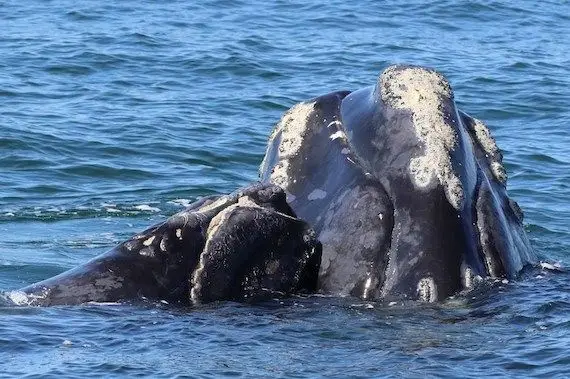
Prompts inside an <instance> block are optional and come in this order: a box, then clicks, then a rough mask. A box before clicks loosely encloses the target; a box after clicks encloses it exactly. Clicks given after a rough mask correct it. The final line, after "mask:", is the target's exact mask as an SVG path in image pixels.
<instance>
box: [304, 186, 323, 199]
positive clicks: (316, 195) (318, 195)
mask: <svg viewBox="0 0 570 379" xmlns="http://www.w3.org/2000/svg"><path fill="white" fill-rule="evenodd" d="M325 197H327V193H326V191H323V190H322V189H320V188H317V189H315V190H313V191H312V192H311V193H310V194H309V195H308V196H307V199H308V200H321V199H324V198H325Z"/></svg>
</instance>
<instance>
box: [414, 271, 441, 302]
mask: <svg viewBox="0 0 570 379" xmlns="http://www.w3.org/2000/svg"><path fill="white" fill-rule="evenodd" d="M418 296H419V299H420V300H421V301H425V302H428V303H433V302H435V301H437V286H436V285H435V281H434V280H433V278H431V277H429V276H428V277H427V278H422V279H420V281H419V282H418Z"/></svg>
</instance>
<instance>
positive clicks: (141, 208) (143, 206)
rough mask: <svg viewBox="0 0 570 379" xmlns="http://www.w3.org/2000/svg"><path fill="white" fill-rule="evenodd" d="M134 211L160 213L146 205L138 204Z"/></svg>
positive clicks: (158, 210) (157, 209)
mask: <svg viewBox="0 0 570 379" xmlns="http://www.w3.org/2000/svg"><path fill="white" fill-rule="evenodd" d="M135 209H137V210H139V211H144V212H160V208H156V207H151V206H150V205H148V204H140V205H137V206H136V207H135Z"/></svg>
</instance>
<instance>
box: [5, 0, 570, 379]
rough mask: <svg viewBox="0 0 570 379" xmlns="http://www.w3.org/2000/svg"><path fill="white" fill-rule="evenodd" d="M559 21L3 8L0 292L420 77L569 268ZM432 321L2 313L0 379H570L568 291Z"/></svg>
mask: <svg viewBox="0 0 570 379" xmlns="http://www.w3.org/2000/svg"><path fill="white" fill-rule="evenodd" d="M569 15H570V3H568V2H567V1H560V2H549V1H543V2H534V1H519V2H516V3H509V2H482V1H465V2H461V3H459V2H454V1H429V2H427V1H408V2H405V3H403V2H396V1H388V2H383V3H382V4H379V3H378V2H374V1H361V2H358V4H355V3H354V2H349V1H337V0H333V1H329V2H327V3H326V5H323V4H319V3H318V2H315V1H303V2H298V1H293V2H289V1H287V2H286V1H275V2H268V3H264V4H262V2H249V1H203V2H200V3H199V4H192V3H191V2H187V1H171V2H168V3H167V4H160V3H155V2H148V1H131V0H125V1H121V2H118V3H115V2H110V1H108V2H106V1H80V2H77V1H35V0H31V1H26V2H18V1H12V0H6V1H1V2H0V25H1V26H2V27H1V28H0V29H1V30H0V235H1V236H2V238H0V289H4V290H9V289H14V288H19V287H21V286H24V285H27V284H29V283H32V282H35V281H38V280H41V279H44V278H47V277H49V276H52V275H55V274H58V273H60V272H62V271H64V270H66V269H68V268H71V267H74V266H76V265H78V264H80V263H82V262H85V261H86V260H87V259H89V258H91V257H93V256H95V255H97V254H99V253H102V252H104V251H105V250H108V249H110V248H111V247H113V246H114V245H115V244H116V243H118V242H119V241H121V240H123V239H125V238H127V237H128V236H130V235H132V234H133V233H135V232H136V231H139V230H142V229H144V228H145V227H147V226H148V225H150V224H152V223H155V222H158V221H160V220H163V219H164V218H166V217H167V216H169V215H171V214H173V213H174V212H176V211H178V210H181V209H182V208H183V206H184V205H187V204H188V203H189V202H191V201H193V200H195V199H196V198H197V197H199V196H204V195H209V194H215V193H226V192H229V191H232V190H234V189H235V188H237V187H239V186H243V185H245V184H247V183H249V182H251V181H253V180H255V179H256V178H257V167H258V165H259V163H260V162H261V159H262V157H263V154H264V150H265V144H266V141H267V136H268V134H269V132H270V130H271V128H272V127H273V125H274V124H275V123H276V122H277V120H278V119H279V118H280V116H281V114H282V113H283V112H284V111H285V110H286V109H288V108H289V107H290V106H292V105H293V104H295V103H296V102H299V101H301V100H305V99H309V98H312V97H315V96H318V95H322V94H325V93H328V92H331V91H336V90H345V89H347V90H355V89H358V88H361V87H364V86H368V85H372V84H373V83H374V82H375V80H376V77H377V75H378V74H379V73H380V72H381V71H382V70H383V69H384V68H385V67H386V66H387V65H388V64H391V63H403V62H405V63H413V64H420V65H427V66H431V67H434V68H436V69H438V70H439V71H441V72H443V73H444V74H445V75H446V76H447V77H448V78H449V80H450V81H451V83H452V85H453V87H454V89H455V96H456V99H457V102H458V103H459V105H460V107H461V108H462V110H464V111H466V112H467V113H469V114H471V115H473V116H475V117H477V118H480V119H482V120H485V121H486V122H487V123H488V124H489V126H490V128H491V129H492V131H493V133H494V135H495V137H496V138H497V140H498V143H499V146H500V147H501V148H502V150H503V152H504V155H505V163H506V168H507V171H508V173H509V192H510V194H511V196H513V197H514V198H515V199H516V200H517V201H518V202H519V204H520V205H521V207H522V208H523V210H524V211H525V215H526V216H525V217H526V218H525V224H526V228H527V230H528V232H529V237H530V239H531V242H532V245H533V247H534V248H535V249H536V250H537V252H538V254H539V255H540V256H541V259H542V260H543V261H545V262H550V263H559V264H560V265H561V266H563V267H567V266H568V265H569V264H570V252H569V247H570V230H569V228H568V220H569V219H570V206H569V204H570V126H569V121H570V90H569V88H570V79H569V78H570V71H569V68H568V67H570V53H569V52H570V42H569V40H568V38H566V36H568V35H570V16H569ZM523 276H524V278H523V279H522V280H520V281H517V282H510V283H495V284H494V285H492V286H489V288H483V289H481V290H479V291H477V292H474V293H471V294H468V295H466V296H461V297H458V298H456V299H452V300H450V301H448V302H445V303H443V304H437V305H425V306H418V305H412V306H411V305H409V304H408V305H407V304H397V305H394V306H390V307H388V306H383V305H381V304H375V303H365V302H361V301H357V300H354V299H334V298H333V299H331V298H322V297H311V298H308V299H307V298H305V299H303V298H293V299H288V300H285V301H279V300H275V301H270V302H268V303H266V304H260V305H245V304H235V303H221V304H213V305H210V306H207V307H204V308H201V309H197V310H192V311H190V310H189V309H185V308H176V307H171V306H167V305H165V304H160V303H158V304H142V305H85V306H77V307H54V308H7V307H4V308H0V375H2V374H4V375H6V376H17V377H24V376H26V377H103V376H104V377H113V376H117V377H119V376H126V375H129V376H152V377H173V376H179V377H184V376H187V377H219V376H223V375H224V376H254V377H319V376H323V377H339V378H345V377H426V376H441V377H466V376H493V377H500V376H503V377H520V376H524V377H529V376H536V377H547V378H551V377H554V376H559V377H566V376H569V375H570V359H569V358H568V354H567V351H568V346H569V345H570V317H569V316H568V315H569V314H570V297H569V295H568V294H569V290H570V284H569V283H570V280H569V279H570V277H569V274H568V273H567V272H565V271H564V272H558V271H556V270H549V269H546V268H545V269H542V270H540V269H538V270H534V271H532V272H529V273H526V274H525V275H523Z"/></svg>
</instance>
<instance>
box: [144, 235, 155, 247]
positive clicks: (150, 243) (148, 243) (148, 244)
mask: <svg viewBox="0 0 570 379" xmlns="http://www.w3.org/2000/svg"><path fill="white" fill-rule="evenodd" d="M154 239H155V236H152V237H150V238H148V239H146V240H145V241H144V242H143V245H145V246H150V245H152V242H153V241H154Z"/></svg>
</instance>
